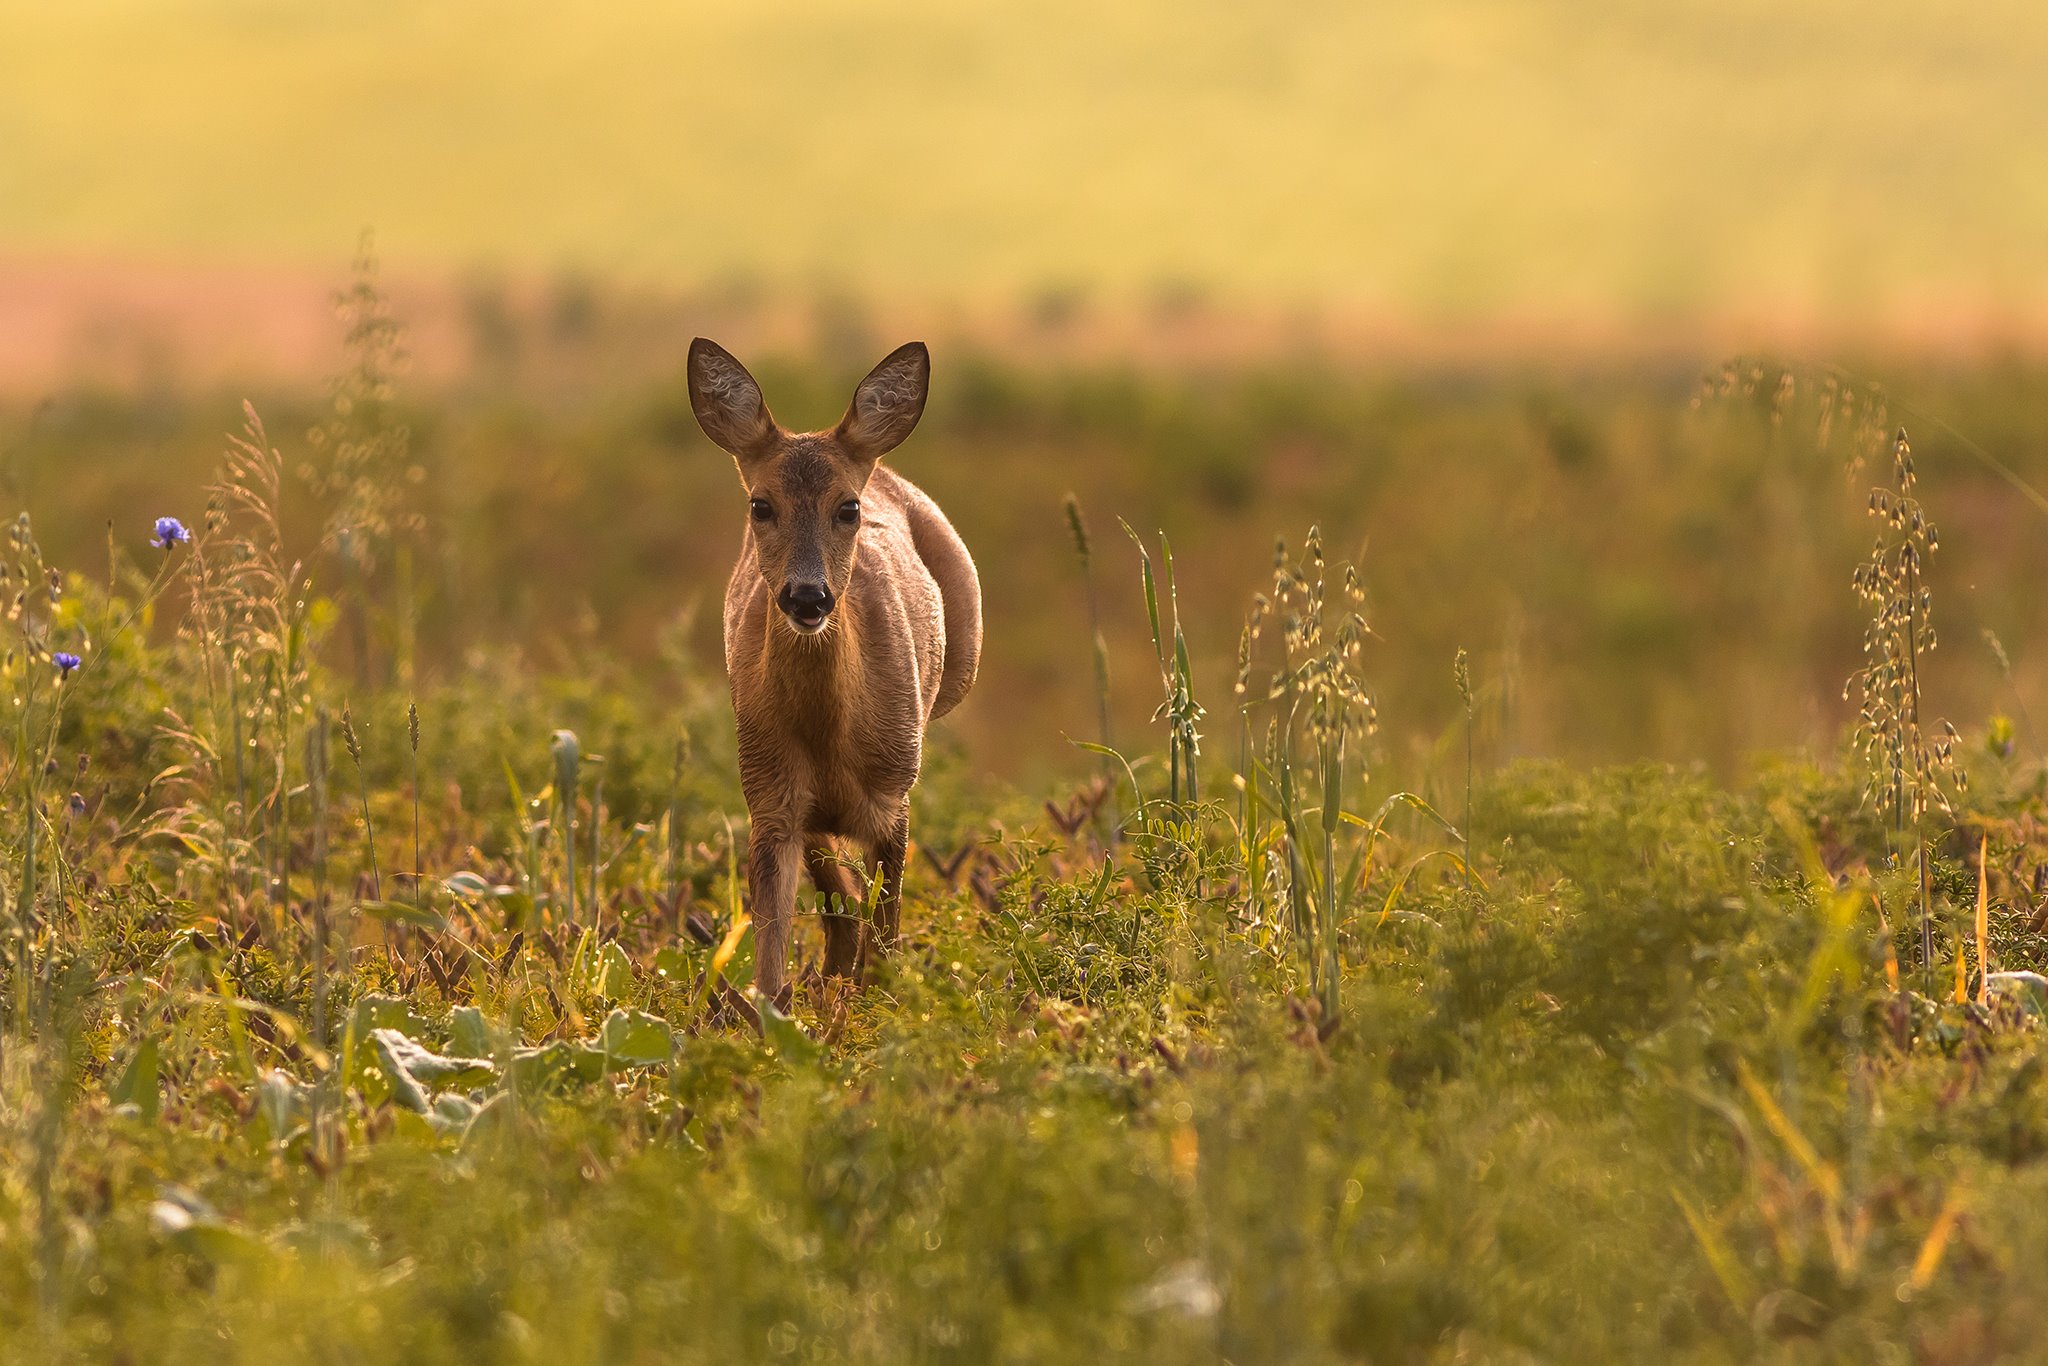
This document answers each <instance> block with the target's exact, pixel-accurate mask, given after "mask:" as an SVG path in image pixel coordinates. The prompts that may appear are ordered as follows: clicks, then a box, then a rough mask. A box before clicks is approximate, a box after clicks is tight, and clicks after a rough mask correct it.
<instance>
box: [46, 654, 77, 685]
mask: <svg viewBox="0 0 2048 1366" xmlns="http://www.w3.org/2000/svg"><path fill="white" fill-rule="evenodd" d="M50 662H51V663H52V664H55V665H56V666H57V676H58V677H59V678H69V677H71V671H72V670H73V669H75V668H77V667H78V666H79V665H80V664H82V663H84V661H83V660H81V659H80V658H79V657H78V656H77V655H75V654H72V653H71V652H70V651H68V650H59V651H57V653H55V654H53V655H51V656H50Z"/></svg>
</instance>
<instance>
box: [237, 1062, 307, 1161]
mask: <svg viewBox="0 0 2048 1366" xmlns="http://www.w3.org/2000/svg"><path fill="white" fill-rule="evenodd" d="M311 1090H312V1088H311V1087H309V1086H307V1085H306V1084H305V1083H303V1082H301V1081H300V1080H299V1079H298V1078H297V1077H294V1076H292V1075H291V1074H290V1073H289V1072H278V1071H273V1070H269V1069H266V1070H265V1071H264V1073H263V1075H262V1076H261V1077H258V1078H257V1079H256V1085H255V1087H254V1088H252V1089H251V1091H250V1093H249V1098H250V1099H251V1100H252V1101H254V1102H255V1104H254V1109H253V1113H252V1114H251V1116H250V1118H251V1119H252V1120H254V1121H256V1122H258V1123H260V1124H261V1125H262V1126H263V1129H264V1130H265V1132H264V1134H263V1135H262V1137H263V1141H264V1142H267V1143H283V1142H285V1141H287V1140H288V1139H290V1138H291V1136H292V1135H293V1134H295V1133H297V1132H298V1131H299V1130H300V1129H301V1128H302V1127H304V1126H305V1124H306V1122H307V1119H308V1116H309V1115H310V1113H311V1106H310V1105H309V1104H308V1101H307V1096H308V1093H309V1092H310V1091H311Z"/></svg>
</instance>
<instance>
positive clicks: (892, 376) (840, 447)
mask: <svg viewBox="0 0 2048 1366" xmlns="http://www.w3.org/2000/svg"><path fill="white" fill-rule="evenodd" d="M689 370H690V407H691V408H692V409H693V410H694V411H695V412H696V414H697V423H698V425H699V426H701V427H702V428H703V429H704V434H705V435H706V436H708V437H710V438H711V439H712V440H713V441H715V442H717V443H718V445H719V446H721V447H723V448H724V449H725V450H726V451H727V452H729V453H730V454H731V456H732V458H733V460H734V461H736V462H737V463H738V465H739V470H740V482H741V483H742V484H743V485H745V486H746V490H747V518H748V528H749V531H750V532H751V534H752V537H753V545H754V558H755V562H756V563H757V564H758V565H759V566H760V570H761V577H762V578H763V579H764V580H765V581H766V582H767V584H768V588H769V591H770V592H771V593H773V594H774V596H775V605H776V606H777V607H778V608H780V609H781V610H782V615H783V617H784V618H785V619H786V620H787V621H788V622H789V624H790V626H791V627H792V628H793V629H795V630H796V631H797V632H799V633H800V634H803V635H814V634H816V633H817V632H819V631H822V630H824V629H825V626H826V624H827V622H829V621H830V619H831V616H832V609H833V608H834V607H835V606H837V605H838V603H839V600H840V598H841V597H842V596H844V594H845V592H846V585H847V581H848V580H849V579H851V578H852V577H853V563H854V545H855V542H856V540H857V539H858V537H859V535H860V524H861V512H860V499H861V494H862V492H863V491H864V490H866V488H867V484H868V476H869V475H870V474H872V473H873V472H874V468H875V462H876V461H877V460H880V459H881V458H882V457H883V456H884V455H887V454H888V453H889V452H890V451H892V450H894V449H895V448H896V447H897V446H898V445H900V444H901V443H902V441H903V439H904V438H905V437H907V436H909V435H910V432H911V429H912V428H913V427H915V426H917V420H918V418H920V417H921V416H923V415H924V400H925V394H926V391H927V390H928V389H929V388H930V386H931V372H932V362H931V353H930V352H928V351H927V350H926V349H925V345H924V343H923V342H911V343H910V344H909V345H907V346H900V347H898V348H897V349H896V350H894V351H892V352H890V353H889V355H888V358H887V359H885V360H884V361H883V362H882V363H881V364H880V365H877V366H876V367H875V368H874V369H873V370H871V371H869V372H868V377H867V378H866V379H864V380H862V381H861V382H860V385H859V387H857V388H856V389H855V390H854V391H853V402H852V404H850V405H849V406H848V407H847V410H846V416H845V417H843V418H841V419H840V420H839V425H838V426H836V427H833V428H832V429H830V430H829V431H822V432H787V431H784V430H783V429H782V427H781V426H780V425H779V424H777V422H776V421H775V419H774V417H773V416H771V415H770V413H769V412H768V404H767V403H766V401H764V400H763V399H762V397H761V386H760V385H759V384H758V383H756V382H755V380H754V377H753V376H752V375H750V374H748V373H747V367H745V366H744V365H741V364H740V363H739V362H738V361H737V360H735V359H734V358H733V356H732V354H731V353H730V352H728V351H727V350H726V349H725V348H724V347H722V346H720V345H719V344H718V343H716V342H712V341H706V340H705V339H704V338H702V337H699V338H697V339H696V340H695V341H693V342H691V343H690V366H689Z"/></svg>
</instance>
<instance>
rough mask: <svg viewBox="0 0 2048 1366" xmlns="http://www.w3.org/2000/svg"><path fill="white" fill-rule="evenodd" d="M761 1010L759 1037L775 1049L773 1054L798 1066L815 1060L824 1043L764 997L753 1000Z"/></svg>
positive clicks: (819, 1054) (818, 1056)
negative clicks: (814, 1037)
mask: <svg viewBox="0 0 2048 1366" xmlns="http://www.w3.org/2000/svg"><path fill="white" fill-rule="evenodd" d="M754 1004H755V1005H756V1006H757V1007H759V1008H760V1011H761V1037H762V1038H763V1039H764V1040H766V1041H767V1044H768V1046H769V1047H770V1048H772V1049H774V1050H775V1056H776V1057H778V1058H780V1059H782V1060H783V1061H784V1062H787V1063H790V1064H793V1065H795V1066H798V1067H802V1066H807V1065H808V1064H810V1063H814V1062H816V1061H817V1060H818V1059H819V1058H820V1057H822V1056H823V1055H824V1052H825V1049H824V1045H822V1044H820V1043H819V1042H818V1041H817V1040H816V1039H813V1038H812V1037H811V1036H810V1035H808V1034H806V1033H804V1031H803V1027H802V1026H801V1025H799V1024H797V1022H796V1021H795V1020H792V1019H790V1018H789V1016H787V1015H785V1014H783V1013H782V1012H781V1011H779V1010H777V1009H776V1008H775V1003H774V1002H773V1001H770V1000H768V999H767V998H766V997H761V998H758V999H756V1000H755V1002H754Z"/></svg>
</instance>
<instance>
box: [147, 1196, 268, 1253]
mask: <svg viewBox="0 0 2048 1366" xmlns="http://www.w3.org/2000/svg"><path fill="white" fill-rule="evenodd" d="M149 1224H150V1227H151V1228H153V1229H155V1230H156V1232H157V1235H158V1236H159V1237H161V1238H162V1239H163V1240H164V1241H165V1242H167V1243H169V1244H171V1246H173V1247H175V1248H177V1249H178V1250H179V1251H181V1252H189V1253H192V1254H193V1255H195V1256H200V1257H204V1258H206V1259H207V1260H208V1261H210V1262H239V1261H249V1260H252V1259H254V1258H256V1257H257V1256H260V1255H261V1254H262V1253H263V1252H264V1251H265V1248H264V1245H263V1244H262V1243H259V1242H257V1241H256V1240H255V1239H254V1238H252V1237H250V1236H249V1235H248V1234H247V1233H244V1232H243V1231H242V1230H241V1229H238V1228H235V1227H234V1226H233V1225H231V1224H229V1223H227V1222H226V1221H225V1220H223V1219H222V1218H221V1217H220V1215H219V1214H218V1213H216V1212H215V1210H214V1208H213V1206H211V1205H209V1204H207V1203H206V1201H204V1200H202V1199H200V1198H199V1197H198V1196H197V1195H195V1194H193V1193H192V1192H191V1191H188V1190H186V1189H185V1188H184V1187H182V1186H166V1187H164V1188H163V1190H162V1191H160V1192H159V1193H158V1197H157V1200H156V1202H155V1203H154V1204H152V1205H151V1206H150V1207H149Z"/></svg>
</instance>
